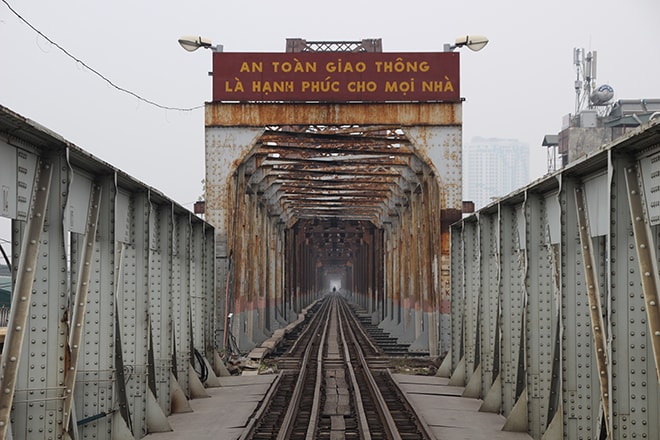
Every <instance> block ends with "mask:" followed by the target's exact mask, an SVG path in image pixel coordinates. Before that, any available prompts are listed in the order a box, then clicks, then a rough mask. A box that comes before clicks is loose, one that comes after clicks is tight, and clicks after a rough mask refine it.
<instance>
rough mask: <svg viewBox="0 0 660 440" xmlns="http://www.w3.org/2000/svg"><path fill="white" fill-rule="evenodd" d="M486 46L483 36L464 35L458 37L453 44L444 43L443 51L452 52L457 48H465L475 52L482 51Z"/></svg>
mask: <svg viewBox="0 0 660 440" xmlns="http://www.w3.org/2000/svg"><path fill="white" fill-rule="evenodd" d="M486 44H488V38H486V37H484V36H483V35H466V36H464V37H458V38H457V39H456V41H455V42H454V44H449V43H445V47H444V51H445V52H453V51H454V49H456V48H458V47H463V46H465V47H467V48H468V49H470V50H472V51H474V52H477V51H479V50H481V49H483V48H484V47H485V46H486Z"/></svg>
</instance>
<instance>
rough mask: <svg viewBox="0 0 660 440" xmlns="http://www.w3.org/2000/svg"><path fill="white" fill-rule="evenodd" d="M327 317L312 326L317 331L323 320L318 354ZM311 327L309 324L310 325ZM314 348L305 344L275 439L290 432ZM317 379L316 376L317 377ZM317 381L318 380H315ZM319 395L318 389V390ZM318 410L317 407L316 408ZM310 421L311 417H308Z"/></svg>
mask: <svg viewBox="0 0 660 440" xmlns="http://www.w3.org/2000/svg"><path fill="white" fill-rule="evenodd" d="M325 312H326V315H328V314H329V312H328V309H326V311H325ZM329 321H330V320H329V319H325V320H324V321H323V320H319V322H318V323H317V325H316V326H313V327H314V329H315V331H318V329H319V328H320V327H321V323H322V322H325V325H324V326H323V334H322V335H321V339H320V342H319V344H318V347H317V348H318V352H319V353H320V355H321V356H322V355H323V346H324V344H325V337H326V334H327V330H328V323H329ZM310 327H311V326H310ZM313 349H314V344H312V343H311V341H310V344H309V345H308V346H307V348H306V349H305V355H304V356H303V360H302V363H301V367H300V373H299V374H298V381H297V382H296V387H295V388H294V390H293V395H292V397H291V402H290V403H289V407H288V408H287V410H286V414H285V416H284V419H283V420H282V427H281V428H280V430H279V432H278V434H277V440H286V439H288V438H289V434H290V433H291V428H292V427H293V423H294V421H295V419H296V416H297V414H298V407H299V402H300V398H301V397H302V394H303V390H304V385H305V379H306V377H307V364H308V362H309V358H310V357H311V355H312V351H313ZM317 379H318V378H317ZM317 382H318V380H317ZM319 395H320V391H319ZM317 397H318V396H316V395H315V396H314V403H315V404H317ZM317 411H318V409H317ZM310 422H311V419H310Z"/></svg>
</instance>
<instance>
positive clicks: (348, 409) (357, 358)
mask: <svg viewBox="0 0 660 440" xmlns="http://www.w3.org/2000/svg"><path fill="white" fill-rule="evenodd" d="M382 355H383V353H382V350H381V349H380V348H379V347H378V346H377V345H376V344H375V343H374V342H373V341H372V340H371V339H370V337H369V336H368V334H367V333H366V332H365V330H364V329H363V327H362V325H361V324H360V322H359V320H358V318H357V317H356V316H355V315H354V313H353V312H352V311H351V309H350V307H349V306H348V305H347V303H346V302H345V301H344V300H343V299H341V298H340V297H338V296H334V295H333V296H328V297H327V298H326V299H325V300H324V301H323V302H322V303H321V304H320V306H319V307H318V309H317V310H316V313H314V316H313V317H312V318H311V320H310V323H309V324H307V326H306V328H305V329H304V330H303V331H302V332H301V333H300V335H299V337H298V338H297V339H296V340H295V342H294V343H292V344H291V345H290V346H289V347H288V350H287V351H286V353H285V354H283V355H282V357H281V358H279V360H278V365H279V367H280V370H281V372H280V376H279V377H278V379H277V381H276V382H277V383H276V384H275V385H274V387H273V388H272V390H271V392H270V393H269V395H268V396H267V397H266V399H265V400H264V402H263V404H262V406H261V407H260V408H259V410H258V412H257V414H255V417H254V418H253V420H252V422H251V423H250V425H249V426H248V429H246V431H245V433H244V434H243V436H242V437H241V439H277V440H284V439H287V440H289V439H291V440H297V439H305V440H311V439H362V440H372V439H373V440H380V439H389V440H399V439H401V440H406V439H416V440H419V439H431V438H434V437H433V436H432V435H431V434H430V430H429V429H428V428H427V427H426V425H425V424H424V423H423V422H421V421H420V420H419V418H418V417H417V416H416V414H415V413H414V411H413V410H412V408H411V407H410V405H409V404H408V402H407V400H406V399H405V397H404V396H402V395H401V394H400V392H399V390H398V387H397V386H396V384H395V383H394V381H393V380H392V378H391V375H390V373H389V371H388V370H387V369H383V368H378V369H372V368H370V366H369V362H368V359H372V362H373V359H379V358H381V357H382ZM375 363H376V364H377V365H382V364H383V363H382V362H380V363H379V362H375Z"/></svg>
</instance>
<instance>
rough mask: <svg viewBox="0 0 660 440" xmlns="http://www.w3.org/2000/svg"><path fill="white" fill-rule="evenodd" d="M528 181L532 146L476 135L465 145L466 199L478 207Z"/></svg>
mask: <svg viewBox="0 0 660 440" xmlns="http://www.w3.org/2000/svg"><path fill="white" fill-rule="evenodd" d="M528 183H529V145H527V144H525V143H522V142H520V141H518V140H517V139H498V138H482V137H475V138H473V139H472V141H471V142H470V143H469V144H467V145H464V146H463V200H469V201H472V202H474V207H475V208H476V209H479V208H482V207H483V206H485V205H487V204H488V203H490V202H491V201H492V200H493V199H494V198H497V197H501V196H504V195H506V194H508V193H510V192H511V191H513V190H514V189H517V188H520V187H522V186H524V185H526V184H528Z"/></svg>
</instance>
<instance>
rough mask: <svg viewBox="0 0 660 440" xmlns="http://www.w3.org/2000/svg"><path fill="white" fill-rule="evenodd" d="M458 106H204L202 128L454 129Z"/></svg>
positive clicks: (375, 104)
mask: <svg viewBox="0 0 660 440" xmlns="http://www.w3.org/2000/svg"><path fill="white" fill-rule="evenodd" d="M460 106H461V104H460V103H448V102H447V103H445V102H434V103H421V102H420V103H391V104H390V103H342V104H330V103H282V104H280V103H267V104H257V103H221V102H210V103H207V104H206V126H207V127H213V126H227V127H236V126H238V127H240V126H245V127H265V126H271V125H345V124H357V125H375V124H377V125H382V124H385V125H397V126H424V125H435V126H439V125H458V124H460V123H461V122H462V121H461V111H460Z"/></svg>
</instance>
